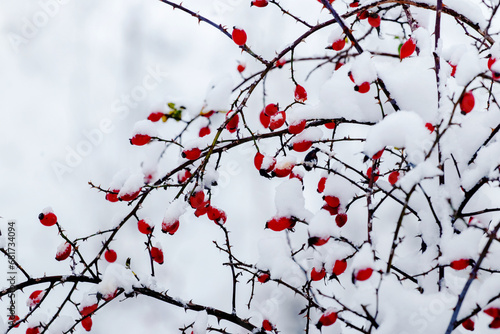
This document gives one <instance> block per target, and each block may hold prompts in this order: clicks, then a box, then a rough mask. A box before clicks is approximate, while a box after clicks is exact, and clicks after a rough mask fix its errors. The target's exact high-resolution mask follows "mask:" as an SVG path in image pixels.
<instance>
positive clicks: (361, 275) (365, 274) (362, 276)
mask: <svg viewBox="0 0 500 334" xmlns="http://www.w3.org/2000/svg"><path fill="white" fill-rule="evenodd" d="M372 273H373V269H372V268H365V269H361V270H358V272H357V273H356V280H358V281H366V280H367V279H369V278H370V277H371V276H372Z"/></svg>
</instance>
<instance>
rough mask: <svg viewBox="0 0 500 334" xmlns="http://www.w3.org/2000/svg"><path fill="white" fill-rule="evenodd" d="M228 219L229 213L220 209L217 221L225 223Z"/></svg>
mask: <svg viewBox="0 0 500 334" xmlns="http://www.w3.org/2000/svg"><path fill="white" fill-rule="evenodd" d="M226 221H227V215H226V212H224V211H222V210H220V217H219V218H217V219H216V220H214V222H215V223H217V224H225V223H226Z"/></svg>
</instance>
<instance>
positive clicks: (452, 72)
mask: <svg viewBox="0 0 500 334" xmlns="http://www.w3.org/2000/svg"><path fill="white" fill-rule="evenodd" d="M449 64H450V66H451V74H450V76H452V77H455V73H457V65H454V64H452V63H449Z"/></svg>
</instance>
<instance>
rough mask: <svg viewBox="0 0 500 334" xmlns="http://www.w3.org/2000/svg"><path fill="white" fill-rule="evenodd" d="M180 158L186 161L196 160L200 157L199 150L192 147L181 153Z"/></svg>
mask: <svg viewBox="0 0 500 334" xmlns="http://www.w3.org/2000/svg"><path fill="white" fill-rule="evenodd" d="M181 155H182V157H183V158H186V159H188V160H196V159H198V158H199V157H200V156H201V150H200V149H199V148H198V147H194V148H192V149H189V150H184V151H182V154H181Z"/></svg>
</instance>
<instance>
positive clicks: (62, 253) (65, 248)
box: [56, 242, 71, 261]
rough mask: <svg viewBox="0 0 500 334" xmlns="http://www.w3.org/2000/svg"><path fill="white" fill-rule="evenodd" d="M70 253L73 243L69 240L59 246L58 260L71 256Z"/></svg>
mask: <svg viewBox="0 0 500 334" xmlns="http://www.w3.org/2000/svg"><path fill="white" fill-rule="evenodd" d="M70 254H71V244H70V243H69V242H64V243H62V244H61V245H60V246H59V247H58V248H57V252H56V260H57V261H64V260H66V259H67V258H68V257H69V255H70Z"/></svg>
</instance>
